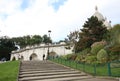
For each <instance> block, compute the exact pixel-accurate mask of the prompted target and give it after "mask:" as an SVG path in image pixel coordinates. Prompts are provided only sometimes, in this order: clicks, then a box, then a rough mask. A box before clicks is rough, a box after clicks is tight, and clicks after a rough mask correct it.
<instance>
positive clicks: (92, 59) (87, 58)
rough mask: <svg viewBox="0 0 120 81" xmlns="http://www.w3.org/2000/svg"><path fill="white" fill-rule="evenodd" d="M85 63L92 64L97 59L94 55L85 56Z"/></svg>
mask: <svg viewBox="0 0 120 81" xmlns="http://www.w3.org/2000/svg"><path fill="white" fill-rule="evenodd" d="M85 61H86V63H91V64H94V63H95V62H96V61H97V58H96V56H87V57H86V58H85Z"/></svg>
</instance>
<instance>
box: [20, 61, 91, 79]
mask: <svg viewBox="0 0 120 81" xmlns="http://www.w3.org/2000/svg"><path fill="white" fill-rule="evenodd" d="M87 78H91V76H89V75H87V74H85V73H83V72H80V71H77V70H74V69H71V68H68V67H65V66H63V65H60V64H56V63H53V62H50V61H23V62H21V66H20V72H19V76H18V81H80V80H81V79H87Z"/></svg>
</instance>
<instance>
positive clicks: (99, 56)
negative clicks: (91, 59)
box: [97, 49, 108, 63]
mask: <svg viewBox="0 0 120 81" xmlns="http://www.w3.org/2000/svg"><path fill="white" fill-rule="evenodd" d="M107 59H108V54H107V52H106V50H104V49H101V50H100V51H99V52H98V53H97V60H98V61H100V62H101V63H103V62H107Z"/></svg>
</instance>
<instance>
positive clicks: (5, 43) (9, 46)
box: [0, 38, 16, 60]
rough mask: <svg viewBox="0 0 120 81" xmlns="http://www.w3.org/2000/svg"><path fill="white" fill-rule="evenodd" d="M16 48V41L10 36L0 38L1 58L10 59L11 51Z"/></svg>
mask: <svg viewBox="0 0 120 81" xmlns="http://www.w3.org/2000/svg"><path fill="white" fill-rule="evenodd" d="M15 49H16V47H15V44H14V41H12V40H11V39H9V38H1V39H0V59H2V58H6V60H10V53H11V51H13V50H15Z"/></svg>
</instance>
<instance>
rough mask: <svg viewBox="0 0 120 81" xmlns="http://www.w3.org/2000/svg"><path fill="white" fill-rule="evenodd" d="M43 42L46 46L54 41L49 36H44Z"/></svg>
mask: <svg viewBox="0 0 120 81" xmlns="http://www.w3.org/2000/svg"><path fill="white" fill-rule="evenodd" d="M43 42H44V43H45V44H47V43H52V40H51V39H50V38H49V37H48V36H47V35H43Z"/></svg>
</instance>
